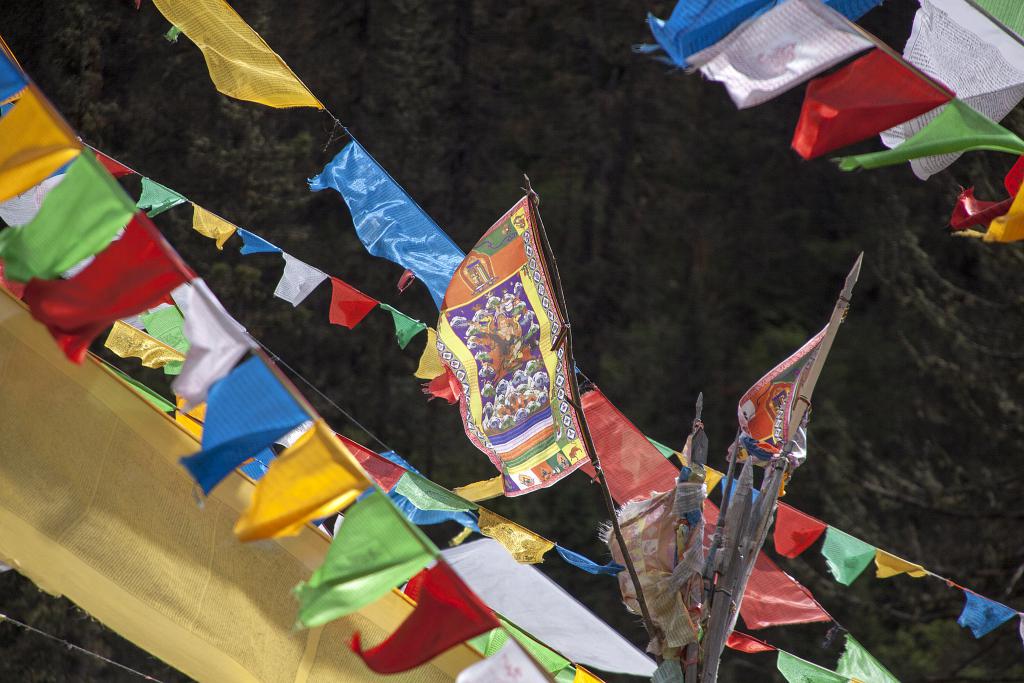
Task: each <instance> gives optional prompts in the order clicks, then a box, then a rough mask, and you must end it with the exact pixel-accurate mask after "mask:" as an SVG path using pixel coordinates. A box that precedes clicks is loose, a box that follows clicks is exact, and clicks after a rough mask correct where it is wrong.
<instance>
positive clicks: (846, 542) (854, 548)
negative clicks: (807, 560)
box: [821, 526, 875, 586]
mask: <svg viewBox="0 0 1024 683" xmlns="http://www.w3.org/2000/svg"><path fill="white" fill-rule="evenodd" d="M821 554H822V555H824V556H825V562H826V563H827V564H828V570H829V571H830V572H832V576H833V577H834V578H835V580H836V581H838V582H839V583H841V584H843V585H844V586H849V585H850V584H851V583H853V580H854V579H856V578H857V577H858V576H860V574H861V572H863V571H864V570H865V569H866V568H867V566H868V565H869V564H871V561H872V560H873V559H875V546H873V545H870V544H868V543H865V542H864V541H862V540H860V539H859V538H854V537H853V536H851V535H850V534H848V533H846V532H845V531H840V530H839V529H836V528H835V527H832V526H830V527H829V528H828V531H827V532H825V542H824V543H823V544H822V546H821Z"/></svg>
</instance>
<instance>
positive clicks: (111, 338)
mask: <svg viewBox="0 0 1024 683" xmlns="http://www.w3.org/2000/svg"><path fill="white" fill-rule="evenodd" d="M103 346H105V347H107V348H108V349H110V350H111V351H112V352H113V353H114V354H116V355H117V356H118V357H119V358H138V359H139V360H140V361H142V366H143V367H146V368H162V367H164V366H166V365H167V364H168V363H175V362H177V363H180V362H182V361H184V360H185V355H184V354H183V353H181V352H180V351H178V350H176V349H173V348H171V347H170V346H168V345H167V344H164V343H163V342H162V341H160V340H158V339H154V338H153V337H151V336H149V335H148V334H146V333H145V332H143V331H142V330H137V329H135V328H134V327H132V326H131V325H129V324H127V323H123V322H121V321H120V320H115V321H114V326H113V327H112V328H111V329H110V334H109V335H108V336H107V341H105V342H103Z"/></svg>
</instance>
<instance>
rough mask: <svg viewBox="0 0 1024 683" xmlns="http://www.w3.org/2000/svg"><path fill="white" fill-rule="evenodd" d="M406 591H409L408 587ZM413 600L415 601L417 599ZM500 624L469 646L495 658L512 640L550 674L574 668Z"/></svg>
mask: <svg viewBox="0 0 1024 683" xmlns="http://www.w3.org/2000/svg"><path fill="white" fill-rule="evenodd" d="M411 583H412V582H411V581H410V584H411ZM406 590H407V591H408V587H407V588H406ZM413 599H414V600H415V598H413ZM498 622H499V623H500V624H501V628H496V629H492V630H490V631H488V632H487V633H484V634H482V635H479V636H477V637H476V638H473V639H472V640H470V641H469V644H470V645H472V646H473V647H475V648H476V649H477V650H479V651H480V652H481V653H483V655H484V656H485V657H493V656H494V655H495V654H496V653H497V652H499V651H500V650H501V648H503V647H504V646H505V644H506V643H508V642H509V641H510V640H511V641H514V642H516V643H518V644H519V646H520V647H522V648H523V649H524V650H526V651H527V652H529V653H530V654H531V655H532V656H533V658H534V659H536V660H537V661H538V662H540V665H541V666H542V667H543V668H544V670H545V671H547V672H549V673H555V672H556V671H562V670H564V669H565V668H566V667H571V666H572V664H571V662H569V660H568V659H566V658H565V657H563V656H562V655H560V654H558V653H557V652H555V651H554V650H551V649H549V648H547V647H545V646H544V645H542V644H541V643H538V642H537V641H536V640H534V639H533V638H531V637H530V636H528V635H526V634H525V633H523V632H522V631H520V630H519V629H518V628H516V627H515V626H513V625H512V624H511V623H509V622H508V621H506V620H505V619H502V618H501V617H498Z"/></svg>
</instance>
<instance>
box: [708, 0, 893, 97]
mask: <svg viewBox="0 0 1024 683" xmlns="http://www.w3.org/2000/svg"><path fill="white" fill-rule="evenodd" d="M871 47H873V45H872V43H871V41H869V40H868V39H867V38H864V37H863V36H862V35H861V34H860V33H858V32H857V30H856V29H855V28H854V27H853V26H852V25H851V24H850V22H849V21H847V19H846V17H844V16H843V15H842V14H840V13H839V12H836V11H835V10H833V9H832V8H830V7H827V6H826V5H824V4H822V2H821V0H787V1H786V2H784V3H782V4H781V5H777V6H775V7H773V8H772V9H770V10H768V11H767V12H765V13H764V14H762V15H761V16H760V17H758V18H756V19H754V20H752V21H750V22H749V23H747V24H745V25H743V26H740V27H739V28H738V29H736V30H735V31H733V32H732V33H730V34H729V35H728V36H727V37H726V38H725V39H724V40H721V41H719V42H717V43H715V44H714V45H712V46H711V47H709V48H707V49H705V50H701V51H700V52H698V53H696V54H694V55H691V56H690V58H689V60H688V61H689V62H690V64H692V65H694V66H699V67H700V71H701V73H702V74H704V76H705V77H707V78H709V79H711V80H713V81H720V82H721V83H723V84H724V85H725V87H726V89H727V90H728V91H729V96H730V97H732V100H733V102H735V103H736V106H737V107H738V108H740V109H746V108H747V107H753V106H755V105H758V104H761V103H763V102H767V101H768V100H770V99H772V98H773V97H777V96H779V95H781V94H782V93H784V92H786V91H787V90H790V89H791V88H794V87H796V86H798V85H800V84H801V83H803V82H804V81H806V80H808V79H810V78H811V77H813V76H815V75H817V74H819V73H821V72H822V71H824V70H825V69H828V68H829V67H832V66H834V65H836V64H838V63H839V62H841V61H843V60H844V59H846V58H848V57H851V56H853V55H855V54H857V53H858V52H862V51H864V50H867V49H869V48H871Z"/></svg>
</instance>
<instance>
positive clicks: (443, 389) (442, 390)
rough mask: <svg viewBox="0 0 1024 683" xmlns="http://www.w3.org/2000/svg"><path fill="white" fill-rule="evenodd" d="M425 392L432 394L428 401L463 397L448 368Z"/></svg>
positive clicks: (428, 383)
mask: <svg viewBox="0 0 1024 683" xmlns="http://www.w3.org/2000/svg"><path fill="white" fill-rule="evenodd" d="M423 393H424V394H426V395H428V396H430V398H429V399H427V400H428V401H432V400H434V399H435V398H441V399H444V400H445V401H447V402H448V403H451V404H455V403H456V402H457V401H458V400H459V399H460V398H461V397H462V388H461V387H460V386H459V381H458V380H457V379H455V375H453V374H452V372H451V370H447V369H446V370H445V372H444V374H443V375H441V376H439V377H435V378H434V379H432V380H431V381H429V382H426V383H425V384H424V385H423ZM500 476H502V491H504V487H505V483H504V476H503V475H500Z"/></svg>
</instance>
